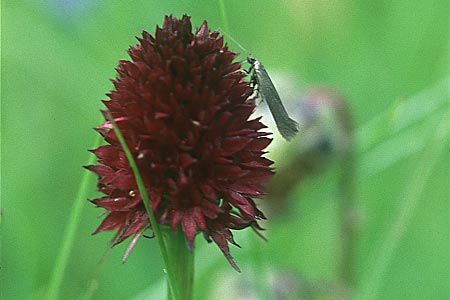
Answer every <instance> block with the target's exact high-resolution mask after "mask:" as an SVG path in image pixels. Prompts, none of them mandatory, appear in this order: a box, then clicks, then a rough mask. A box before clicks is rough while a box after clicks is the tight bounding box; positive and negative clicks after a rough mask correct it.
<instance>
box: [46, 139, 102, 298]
mask: <svg viewBox="0 0 450 300" xmlns="http://www.w3.org/2000/svg"><path fill="white" fill-rule="evenodd" d="M100 141H101V136H98V137H97V138H96V142H95V145H96V146H98V145H100ZM90 157H91V158H90V159H89V163H88V164H89V165H91V164H93V163H94V161H95V156H93V155H91V156H90ZM90 183H91V181H90V173H88V172H85V173H84V175H83V178H82V179H81V184H80V187H79V189H78V194H77V196H76V198H75V201H74V203H73V206H72V209H71V214H70V216H69V222H68V224H67V228H66V231H65V233H64V240H63V241H62V246H61V249H60V250H59V253H58V256H57V257H56V262H55V265H54V267H53V271H52V274H51V277H50V281H49V285H48V289H47V294H46V299H60V298H59V291H60V289H61V284H62V281H63V277H64V271H65V269H66V267H67V262H68V261H69V256H70V252H71V250H72V247H73V244H74V241H75V234H76V231H77V228H78V225H79V224H80V216H81V212H82V210H83V207H84V205H85V204H86V199H87V195H88V191H89V190H90V188H89V184H90Z"/></svg>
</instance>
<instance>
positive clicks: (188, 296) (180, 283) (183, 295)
mask: <svg viewBox="0 0 450 300" xmlns="http://www.w3.org/2000/svg"><path fill="white" fill-rule="evenodd" d="M163 236H164V240H165V243H166V247H167V252H168V254H169V256H170V257H171V258H172V260H171V262H172V270H173V272H174V274H175V283H176V285H177V290H178V291H179V292H180V299H182V300H192V299H193V287H194V249H192V251H189V249H188V247H187V245H186V238H185V236H184V233H183V231H182V230H181V228H180V226H178V228H177V231H176V232H175V233H174V232H171V231H170V230H167V231H166V232H164V234H163ZM168 299H169V300H173V299H174V298H173V297H172V295H171V292H170V290H169V293H168Z"/></svg>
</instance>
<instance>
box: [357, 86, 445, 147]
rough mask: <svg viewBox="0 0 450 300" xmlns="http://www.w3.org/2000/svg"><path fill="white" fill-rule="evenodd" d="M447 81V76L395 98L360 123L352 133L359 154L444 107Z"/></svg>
mask: <svg viewBox="0 0 450 300" xmlns="http://www.w3.org/2000/svg"><path fill="white" fill-rule="evenodd" d="M449 84H450V77H447V78H444V79H442V80H441V81H439V82H437V83H436V84H434V85H432V86H431V87H429V88H427V89H425V90H423V91H421V92H419V93H417V94H416V95H414V96H412V97H410V98H408V99H407V100H404V101H401V100H399V101H397V102H396V103H394V105H392V106H391V107H390V108H389V109H387V110H386V111H384V112H383V113H381V114H379V115H377V116H376V117H374V118H373V119H372V120H371V121H369V122H367V123H366V124H364V125H363V126H361V127H360V128H359V129H358V130H357V132H356V140H357V141H358V146H359V149H358V152H359V153H363V152H366V151H368V150H370V149H372V148H374V146H375V145H376V144H379V143H380V142H384V141H385V140H386V137H387V136H389V135H394V134H396V133H398V132H400V131H401V130H403V129H406V128H407V127H409V126H412V125H414V124H416V123H419V122H420V121H422V120H424V119H427V118H429V117H430V116H431V115H433V114H435V113H436V112H439V111H441V110H442V109H443V108H444V107H446V106H448V86H449Z"/></svg>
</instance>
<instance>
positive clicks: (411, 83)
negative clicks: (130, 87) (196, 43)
mask: <svg viewBox="0 0 450 300" xmlns="http://www.w3.org/2000/svg"><path fill="white" fill-rule="evenodd" d="M224 2H226V3H225V9H224V10H222V13H221V9H220V5H219V3H218V2H215V1H205V0H202V1H148V0H147V1H139V0H138V1H116V0H114V1H112V0H110V1H88V0H79V1H70V0H67V1H64V0H46V1H2V3H1V5H2V15H1V17H2V32H1V33H2V36H1V38H2V40H1V41H2V49H1V50H2V53H1V54H2V58H1V67H2V82H1V84H2V86H1V87H2V90H1V92H2V95H1V96H2V103H1V104H2V106H1V118H2V120H1V133H2V135H1V137H2V157H1V159H2V161H1V162H2V170H1V172H2V173H1V175H2V177H1V179H2V181H1V182H2V194H1V196H2V197H1V199H2V211H1V212H2V257H1V280H2V282H1V296H2V297H1V298H2V299H5V300H7V299H40V297H41V296H40V295H42V293H43V292H44V291H45V289H46V286H47V284H48V281H49V278H50V274H52V272H53V268H54V263H55V257H56V256H57V255H58V253H59V252H60V251H61V245H62V241H63V239H64V230H65V229H66V227H67V222H68V219H69V216H70V214H71V210H72V207H73V203H74V201H75V197H76V194H77V191H78V189H79V186H80V183H81V180H82V177H83V176H84V174H85V173H86V171H85V170H83V169H82V168H81V166H82V165H86V164H87V162H88V160H89V157H90V155H89V153H88V152H87V149H90V148H93V145H94V142H95V139H96V134H95V132H94V131H93V130H92V128H93V127H95V126H97V125H98V124H99V123H100V122H101V120H102V118H101V115H100V113H99V109H100V108H102V104H101V102H100V100H101V99H105V96H104V94H105V93H106V92H108V91H109V90H110V89H111V87H112V85H111V83H110V81H109V78H114V77H115V70H114V68H115V67H116V65H117V62H118V60H119V59H127V54H126V51H125V50H126V49H127V48H128V47H129V46H130V45H134V44H135V43H136V40H135V38H134V37H135V36H139V35H140V33H141V31H142V30H143V29H145V30H147V31H149V32H150V33H153V32H154V29H155V26H156V25H162V20H163V16H164V15H166V14H173V15H174V16H176V17H181V15H182V14H183V13H187V14H189V15H191V16H192V21H193V24H194V26H199V25H200V24H201V22H202V21H203V20H205V19H206V20H208V22H209V24H210V26H211V28H213V29H215V28H222V29H225V30H226V31H227V32H229V33H230V34H232V36H233V37H234V38H235V39H236V40H238V41H239V42H240V43H241V44H243V45H244V46H245V47H246V48H247V49H249V51H250V52H252V53H253V54H254V55H255V56H257V57H258V58H259V59H260V60H261V61H263V62H264V64H265V66H266V68H267V69H268V70H270V71H271V72H273V73H274V74H275V73H288V74H291V75H292V76H294V77H295V78H296V79H297V80H298V82H301V85H302V87H299V89H302V90H307V89H308V88H309V87H310V86H315V85H322V86H329V87H332V88H335V89H336V90H338V91H340V92H341V94H343V95H345V96H346V97H347V99H348V102H349V106H350V107H351V110H352V114H353V119H354V122H355V127H356V138H357V140H356V141H357V146H356V171H355V177H354V182H355V200H356V203H357V218H356V220H357V223H358V237H357V240H356V243H355V249H354V250H355V257H354V259H355V267H354V270H353V271H354V274H355V278H356V287H355V294H356V299H388V300H390V299H392V300H397V299H420V300H442V299H449V288H448V283H449V282H450V281H449V250H448V246H449V235H448V229H449V226H448V190H449V185H448V182H449V181H448V149H449V147H448V146H449V145H448V100H449V97H448V86H449V65H448V57H449V56H448V36H449V34H448V28H449V22H448V13H449V4H448V1H445V0H430V1H420V0H398V1H388V0H381V1H367V0H366V1H363V0H360V1H351V0H341V1H332V0H330V1H224ZM223 12H224V13H223ZM230 46H231V47H232V49H234V50H235V51H240V50H239V48H237V47H236V46H235V45H234V44H233V43H231V42H230ZM275 78H276V77H274V80H275ZM299 85H300V84H299ZM280 93H281V91H280ZM281 143H282V142H281ZM284 146H286V145H284ZM294 146H295V144H293V145H291V146H290V147H294ZM275 149H279V150H277V151H284V150H283V149H284V148H283V147H280V148H275ZM271 155H274V156H278V157H280V156H281V157H282V156H283V155H282V154H280V153H272V154H271ZM340 173H341V170H340V169H339V165H338V164H333V163H331V164H330V166H329V167H328V168H327V169H326V170H325V171H324V172H322V173H319V174H316V175H315V176H312V177H308V178H306V179H305V180H303V181H302V182H301V183H300V184H299V185H298V187H297V188H294V189H293V190H292V192H291V193H289V195H288V199H286V201H284V202H283V203H285V204H284V205H285V206H286V207H285V209H283V210H281V211H280V212H278V213H276V214H275V213H274V214H272V215H271V214H270V213H268V215H269V217H270V218H269V221H267V222H265V223H264V224H263V226H264V227H267V228H268V230H267V231H266V236H267V237H268V240H269V241H268V242H267V243H266V242H263V241H261V240H260V239H258V238H257V237H255V235H254V234H253V232H251V230H248V231H243V232H238V233H236V240H237V242H238V243H239V244H240V245H241V246H242V249H238V248H236V247H233V248H232V250H231V251H232V254H233V256H234V257H235V258H236V261H237V263H238V264H239V266H240V267H241V269H242V270H243V272H242V273H241V274H238V273H236V272H235V271H234V270H233V269H232V268H231V267H230V266H229V265H228V264H227V262H226V260H225V259H224V258H223V257H222V255H221V253H220V251H219V250H218V248H217V247H216V246H215V245H207V244H206V243H205V242H204V241H203V240H202V237H201V236H199V237H198V238H197V248H198V249H197V250H198V251H197V256H196V262H197V273H196V276H197V278H196V279H197V280H196V286H195V289H196V299H228V298H226V296H229V295H234V297H235V299H250V298H245V297H244V295H243V294H242V286H241V287H239V286H236V284H235V283H233V280H234V279H237V280H238V281H239V282H238V283H240V284H241V285H242V284H243V283H245V284H247V285H244V290H246V291H247V293H249V291H254V293H257V294H258V292H259V294H260V295H259V296H256V298H258V299H263V298H262V297H263V296H261V294H264V293H263V291H267V289H270V288H271V285H269V284H267V282H268V280H269V279H267V278H268V277H270V276H269V275H271V274H272V275H273V274H275V275H273V276H274V277H276V278H281V279H280V280H281V281H282V282H284V283H286V282H290V281H289V280H292V281H293V285H294V286H298V285H300V283H301V284H303V283H304V284H305V285H306V286H308V288H306V289H313V290H314V289H315V290H316V291H317V290H321V291H320V292H313V293H319V294H321V296H320V297H319V298H320V299H336V298H337V296H336V294H335V293H334V291H333V288H330V286H333V285H335V283H338V282H339V278H338V276H339V275H338V263H339V257H340V246H341V245H340V238H339V228H338V225H339V220H338V214H337V207H338V204H337V202H338V199H339V197H338V194H339V184H338V178H339V176H340ZM90 176H91V177H90V180H91V190H92V193H91V195H90V196H89V197H91V198H92V197H94V196H95V195H96V194H95V180H96V178H95V176H93V175H90ZM279 176H286V175H283V174H280V175H279ZM287 176H289V175H287ZM100 213H101V211H100V209H96V208H94V206H93V205H92V204H90V203H89V202H88V201H86V203H85V204H84V207H83V211H82V216H81V218H80V220H79V227H78V228H77V231H76V241H75V245H74V246H73V248H72V249H71V252H70V257H69V264H68V266H67V269H66V270H65V272H64V281H63V285H62V287H61V293H60V297H59V299H89V298H90V299H161V297H163V296H161V295H164V294H165V287H164V280H163V278H164V273H163V272H162V261H161V259H160V256H159V250H158V248H157V243H156V241H154V240H148V239H142V240H140V241H139V243H138V244H137V246H136V247H135V249H134V251H133V253H132V254H131V256H130V257H129V259H128V261H127V263H126V264H122V263H121V257H122V255H123V253H124V251H125V249H126V246H127V245H126V244H127V243H124V244H123V245H119V246H117V247H115V248H114V249H113V250H112V251H111V253H110V255H109V257H108V258H107V259H106V260H105V261H104V262H103V263H101V264H99V263H98V262H99V260H100V258H101V257H102V255H103V254H104V252H105V251H106V249H107V248H108V243H109V241H110V239H111V238H112V236H113V234H112V233H102V234H99V235H97V236H91V233H92V232H93V231H94V230H95V228H96V227H97V226H98V224H99V222H100V221H101V218H99V217H98V216H99V214H100ZM279 274H283V275H279ZM272 275H271V276H272ZM283 276H286V277H283ZM283 278H285V280H284V279H283ZM282 279H283V280H282ZM269 281H270V280H269ZM272 281H273V280H272ZM275 285H276V284H275ZM287 290H289V289H288V288H287ZM218 291H222V292H218ZM330 291H331V292H330ZM330 293H331V296H330V295H329V294H330ZM327 294H328V295H327ZM218 295H221V296H218ZM296 297H298V296H294V294H292V296H291V298H287V299H297V298H296ZM311 297H312V296H311ZM306 299H311V298H306Z"/></svg>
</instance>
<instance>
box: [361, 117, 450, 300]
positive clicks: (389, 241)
mask: <svg viewBox="0 0 450 300" xmlns="http://www.w3.org/2000/svg"><path fill="white" fill-rule="evenodd" d="M447 126H448V118H447V114H445V116H444V117H443V118H442V119H441V122H440V124H439V126H438V127H437V129H435V134H434V136H432V135H431V134H430V136H432V138H431V139H429V141H427V143H426V145H427V147H426V148H425V150H424V152H423V153H422V155H421V156H420V157H419V158H418V160H417V166H416V169H415V170H414V172H412V177H411V179H410V180H409V184H408V185H407V186H405V191H404V193H402V195H403V196H402V198H403V199H402V201H401V204H400V207H399V208H398V212H397V214H396V215H395V219H394V221H393V222H394V223H393V224H392V226H391V227H390V230H389V231H388V232H387V234H386V238H385V239H384V241H383V242H382V244H381V248H380V249H379V250H377V251H375V252H374V253H376V254H377V257H376V259H375V261H374V263H373V265H372V266H368V267H367V268H366V270H367V274H365V276H363V280H362V281H361V282H362V287H361V289H360V291H359V296H358V297H356V299H358V300H376V299H379V298H378V294H379V292H380V289H381V286H382V284H383V278H384V275H385V272H386V270H387V269H388V268H389V265H390V264H391V262H392V259H393V258H394V256H395V252H396V250H397V248H398V245H399V244H400V241H401V240H402V237H403V235H404V233H405V231H406V230H407V228H408V226H409V223H410V221H411V218H412V216H413V215H414V211H415V209H416V207H417V203H418V201H419V199H420V196H421V195H422V192H423V190H424V188H425V185H426V183H427V181H428V180H429V179H430V177H431V174H432V171H433V169H434V167H435V165H436V162H437V161H438V158H439V155H440V154H441V153H442V150H443V148H444V146H446V145H447V143H443V142H442V141H443V140H444V139H445V137H446V135H447V128H448V127H447Z"/></svg>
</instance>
